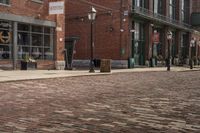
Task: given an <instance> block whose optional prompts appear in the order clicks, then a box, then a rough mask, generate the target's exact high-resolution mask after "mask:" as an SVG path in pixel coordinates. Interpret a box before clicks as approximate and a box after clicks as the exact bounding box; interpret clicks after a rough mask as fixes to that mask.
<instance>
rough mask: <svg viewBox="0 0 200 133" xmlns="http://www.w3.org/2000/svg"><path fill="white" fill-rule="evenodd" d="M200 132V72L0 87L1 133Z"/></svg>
mask: <svg viewBox="0 0 200 133" xmlns="http://www.w3.org/2000/svg"><path fill="white" fill-rule="evenodd" d="M71 132H72V133H73V132H75V133H111V132H113V133H123V132H126V133H199V132H200V71H190V72H145V73H144V72H141V73H118V74H111V75H101V76H82V77H68V78H54V79H44V80H28V81H17V82H6V83H0V133H71Z"/></svg>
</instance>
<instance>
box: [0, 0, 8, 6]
mask: <svg viewBox="0 0 200 133" xmlns="http://www.w3.org/2000/svg"><path fill="white" fill-rule="evenodd" d="M6 1H8V2H7V3H3V2H0V6H10V0H6Z"/></svg>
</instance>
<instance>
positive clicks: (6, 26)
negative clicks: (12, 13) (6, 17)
mask: <svg viewBox="0 0 200 133" xmlns="http://www.w3.org/2000/svg"><path fill="white" fill-rule="evenodd" d="M11 30H12V25H11V22H7V21H1V20H0V60H3V59H10V58H11V49H12V48H11V47H12V45H11V43H12V31H11Z"/></svg>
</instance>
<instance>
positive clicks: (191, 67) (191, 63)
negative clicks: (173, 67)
mask: <svg viewBox="0 0 200 133" xmlns="http://www.w3.org/2000/svg"><path fill="white" fill-rule="evenodd" d="M190 69H193V61H192V59H190Z"/></svg>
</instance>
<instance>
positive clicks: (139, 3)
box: [133, 0, 148, 8]
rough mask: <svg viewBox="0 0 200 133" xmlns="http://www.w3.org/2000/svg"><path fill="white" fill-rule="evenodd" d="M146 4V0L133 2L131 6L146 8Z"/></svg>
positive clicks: (134, 0)
mask: <svg viewBox="0 0 200 133" xmlns="http://www.w3.org/2000/svg"><path fill="white" fill-rule="evenodd" d="M147 3H148V0H133V4H134V6H136V7H142V8H146V7H147Z"/></svg>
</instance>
